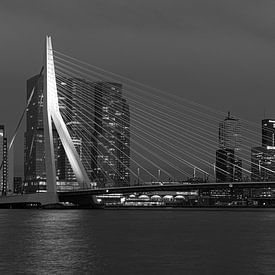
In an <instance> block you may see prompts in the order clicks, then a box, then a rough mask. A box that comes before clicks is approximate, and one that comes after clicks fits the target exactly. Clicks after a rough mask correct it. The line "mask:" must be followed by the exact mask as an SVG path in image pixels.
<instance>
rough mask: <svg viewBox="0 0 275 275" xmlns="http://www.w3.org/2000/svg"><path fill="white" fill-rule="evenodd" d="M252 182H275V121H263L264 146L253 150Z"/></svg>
mask: <svg viewBox="0 0 275 275" xmlns="http://www.w3.org/2000/svg"><path fill="white" fill-rule="evenodd" d="M251 180H252V181H271V180H272V181H274V180H275V120H274V119H263V120H262V146H258V147H252V148H251Z"/></svg>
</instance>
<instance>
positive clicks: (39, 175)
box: [24, 75, 58, 192]
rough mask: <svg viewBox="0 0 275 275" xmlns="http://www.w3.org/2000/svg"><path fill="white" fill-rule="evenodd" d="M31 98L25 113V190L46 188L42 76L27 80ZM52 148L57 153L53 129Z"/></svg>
mask: <svg viewBox="0 0 275 275" xmlns="http://www.w3.org/2000/svg"><path fill="white" fill-rule="evenodd" d="M33 89H35V90H34V93H33V96H32V100H31V102H30V104H29V107H28V109H27V114H26V126H27V127H26V132H25V152H24V159H25V161H24V177H25V191H27V192H36V191H38V190H46V166H45V146H44V127H43V76H40V77H39V75H36V76H34V77H32V78H30V79H28V80H27V100H28V99H29V97H30V95H31V93H32V90H33ZM53 136H54V150H55V152H56V154H55V155H57V147H58V135H57V132H56V130H53Z"/></svg>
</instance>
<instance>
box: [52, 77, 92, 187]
mask: <svg viewBox="0 0 275 275" xmlns="http://www.w3.org/2000/svg"><path fill="white" fill-rule="evenodd" d="M57 86H58V87H60V91H61V93H60V97H59V106H60V111H61V114H62V115H63V118H64V120H65V123H66V126H67V129H68V131H69V133H70V136H71V138H72V141H73V143H74V146H75V148H76V150H77V152H78V154H79V157H80V160H81V162H82V164H83V166H84V168H85V170H86V172H87V174H88V176H89V178H90V180H92V179H93V168H94V165H93V162H94V160H93V158H94V156H93V154H92V153H93V151H92V145H93V143H92V139H93V134H94V90H93V84H92V83H91V82H89V81H87V80H84V79H79V78H67V79H62V81H58V83H57ZM83 98H85V100H83ZM57 167H58V168H57V176H58V179H59V180H61V181H66V182H75V181H76V177H75V175H74V172H73V170H72V168H71V165H70V163H69V160H68V158H67V156H66V153H65V150H64V148H63V146H62V144H61V142H60V141H59V145H58V161H57Z"/></svg>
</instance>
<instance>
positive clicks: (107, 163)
mask: <svg viewBox="0 0 275 275" xmlns="http://www.w3.org/2000/svg"><path fill="white" fill-rule="evenodd" d="M94 89H95V132H94V140H93V143H94V146H93V148H94V152H93V153H94V156H95V166H94V171H95V173H94V174H95V179H97V180H98V181H99V182H100V183H101V185H103V186H126V185H129V184H130V171H129V169H130V110H129V105H128V103H127V101H126V99H125V98H124V97H123V95H122V85H121V84H119V83H111V82H97V83H94Z"/></svg>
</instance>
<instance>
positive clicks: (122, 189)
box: [58, 181, 275, 204]
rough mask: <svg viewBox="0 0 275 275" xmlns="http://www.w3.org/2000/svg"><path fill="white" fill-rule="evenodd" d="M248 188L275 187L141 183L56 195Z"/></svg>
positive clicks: (80, 197)
mask: <svg viewBox="0 0 275 275" xmlns="http://www.w3.org/2000/svg"><path fill="white" fill-rule="evenodd" d="M250 188H252V189H253V188H257V189H258V188H275V182H274V181H270V182H227V183H180V184H179V183H177V184H171V183H169V184H167V185H165V184H163V185H143V186H128V187H110V188H97V189H90V190H79V191H63V192H61V191H59V192H58V197H59V201H61V202H72V203H76V204H77V203H78V202H82V201H84V200H87V199H88V198H89V197H91V196H95V195H101V194H115V193H120V194H130V193H142V192H154V191H155V192H157V191H191V190H200V191H207V190H213V189H215V190H217V189H232V190H236V189H250Z"/></svg>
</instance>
